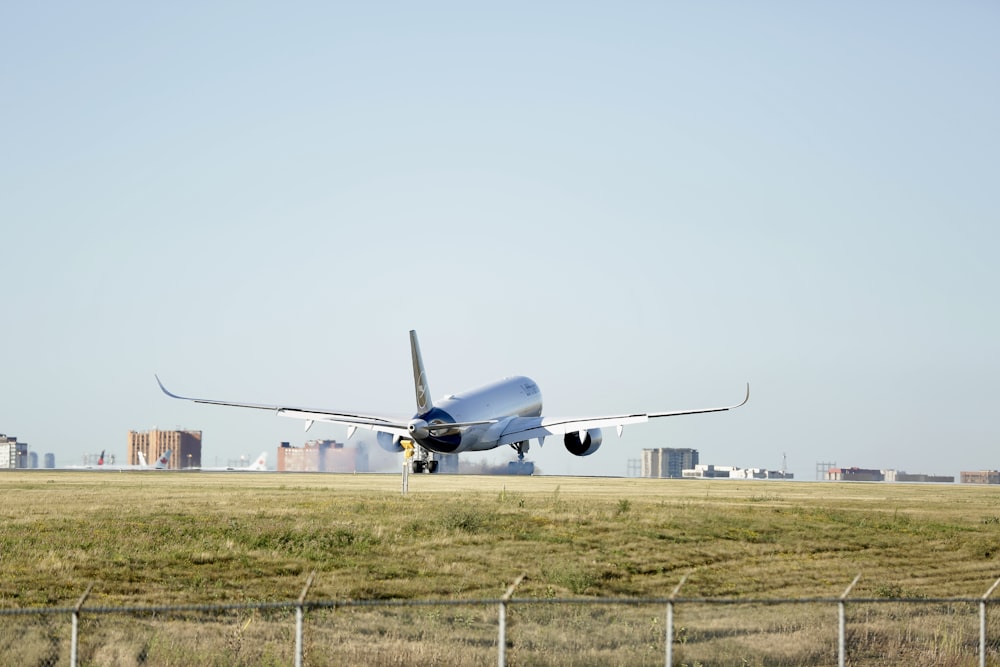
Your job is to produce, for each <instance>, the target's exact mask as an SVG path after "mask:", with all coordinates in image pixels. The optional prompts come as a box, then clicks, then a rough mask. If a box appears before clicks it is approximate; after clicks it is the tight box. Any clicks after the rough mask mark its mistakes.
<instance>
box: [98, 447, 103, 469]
mask: <svg viewBox="0 0 1000 667" xmlns="http://www.w3.org/2000/svg"><path fill="white" fill-rule="evenodd" d="M97 465H99V466H102V465H104V450H103V449H102V450H101V455H100V456H99V457H97Z"/></svg>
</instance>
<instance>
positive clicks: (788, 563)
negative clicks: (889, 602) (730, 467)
mask: <svg viewBox="0 0 1000 667" xmlns="http://www.w3.org/2000/svg"><path fill="white" fill-rule="evenodd" d="M399 490H400V485H399V478H398V477H397V476H376V475H309V474H305V475H288V474H285V475H279V474H254V475H246V474H224V473H219V474H210V473H154V472H140V473H95V472H90V473H88V472H62V471H59V472H51V471H24V472H21V471H16V472H14V471H12V472H9V473H8V472H5V473H3V474H0V517H2V522H0V563H2V566H3V571H4V573H5V576H4V577H3V578H0V607H7V608H10V607H18V608H24V607H35V606H43V605H60V606H65V605H72V604H73V603H74V602H75V601H76V599H77V598H78V596H79V595H80V594H81V593H82V592H83V590H84V589H85V588H86V586H87V584H89V583H91V582H94V583H95V587H94V592H93V593H92V595H91V598H90V600H89V602H88V605H120V604H128V605H149V604H169V603H214V602H240V601H243V602H256V601H286V600H291V599H294V598H296V597H297V595H298V593H299V591H300V589H301V587H302V585H303V583H304V581H305V578H306V575H307V574H308V573H309V572H310V571H312V570H316V571H317V578H316V583H315V584H314V586H313V589H312V591H311V593H310V599H340V600H344V599H374V600H379V599H420V600H426V599H446V600H451V599H476V598H496V597H498V596H499V595H500V594H501V593H502V592H503V591H504V590H505V589H506V587H507V586H508V585H509V583H510V582H511V581H512V580H513V579H514V578H515V577H516V576H517V575H518V574H519V573H520V572H522V571H524V572H527V573H528V579H527V580H526V581H525V583H524V584H522V586H521V587H520V588H519V589H518V592H517V596H518V597H521V598H529V599H534V600H537V601H540V602H541V601H545V600H549V599H552V598H558V597H566V596H571V597H578V596H584V597H587V596H623V597H634V596H665V595H667V594H668V593H669V592H670V591H671V590H672V589H673V587H674V586H675V585H676V584H677V582H678V581H679V580H680V578H681V576H682V575H683V574H685V573H689V578H688V580H687V583H686V584H685V586H684V588H683V589H682V591H681V594H682V596H690V597H694V596H705V597H719V596H735V597H744V598H750V597H753V598H761V597H763V598H783V597H836V596H838V595H839V594H840V593H841V592H842V591H843V589H844V588H845V587H846V585H847V584H848V583H849V582H850V581H851V579H852V578H853V577H854V575H855V574H856V573H857V572H862V573H863V577H862V579H861V581H860V582H859V584H858V586H857V587H856V588H855V591H854V593H853V596H855V597H861V598H863V597H897V596H907V597H914V596H915V597H920V596H923V597H958V596H962V597H966V596H979V595H981V594H982V593H983V592H984V591H985V589H986V588H987V587H988V586H989V585H990V584H991V583H992V582H993V581H994V580H995V579H996V578H997V577H998V576H1000V518H998V517H1000V495H998V494H997V493H996V490H995V489H991V488H989V487H976V486H958V485H948V486H938V485H913V484H817V483H790V482H760V481H747V482H737V481H694V480H677V481H673V480H670V481H668V480H638V479H583V478H549V477H529V478H503V477H459V476H447V475H438V476H429V475H425V476H413V477H411V479H410V494H409V496H408V497H406V498H403V497H401V495H400V492H399ZM540 602H539V603H536V604H531V605H521V606H519V607H518V606H515V607H512V609H511V611H510V620H511V632H510V634H509V639H510V641H511V646H510V649H509V652H508V657H509V659H510V664H542V665H587V664H594V665H597V664H630V665H631V664H662V660H663V634H664V629H663V623H664V618H663V609H662V608H648V607H647V608H644V607H642V606H634V605H616V606H613V607H599V606H593V605H581V606H577V605H572V606H555V605H549V604H541V603H540ZM849 609H851V617H850V628H851V642H852V651H853V653H852V656H853V659H854V661H855V662H854V664H885V665H888V664H901V662H907V661H908V662H910V664H918V663H919V664H940V665H952V664H970V659H971V658H970V657H969V656H975V653H976V649H977V642H978V634H977V630H978V623H977V618H976V616H975V614H976V610H975V609H971V610H969V609H962V610H955V609H949V608H945V607H942V606H940V605H938V606H933V605H925V606H924V607H920V608H913V607H911V608H908V609H903V610H894V611H893V610H890V609H888V608H886V607H885V606H880V607H877V608H869V607H866V606H863V605H861V604H857V605H854V606H853V607H849ZM242 613H243V614H244V615H246V614H248V613H250V612H242ZM281 613H283V614H285V617H283V618H281V619H278V618H276V615H277V613H276V612H274V613H272V614H270V615H269V614H264V613H262V612H257V613H254V614H253V615H251V616H246V617H243V616H239V617H232V618H230V617H222V618H216V619H207V620H206V619H202V621H200V622H199V623H198V624H196V625H195V626H194V627H197V628H198V629H197V630H194V629H192V625H191V623H189V622H187V621H186V620H185V619H174V620H172V621H170V622H166V621H165V620H164V619H162V618H161V619H148V618H147V619H143V618H141V617H139V618H129V619H126V618H124V617H119V616H116V615H110V616H102V617H100V619H94V618H91V619H89V620H88V622H90V623H93V624H94V625H93V626H92V627H91V628H90V634H89V635H88V634H86V630H87V628H85V629H84V633H83V634H82V636H84V638H85V643H84V648H86V651H87V652H86V653H84V654H83V655H84V657H85V658H86V662H87V663H88V664H94V665H103V664H133V663H134V664H139V663H140V662H141V663H144V664H186V662H187V660H188V659H189V658H190V656H191V653H189V651H190V650H193V649H192V647H196V648H197V647H200V648H198V650H199V651H200V652H199V653H197V655H199V656H202V657H201V658H199V661H200V662H203V663H206V664H287V662H289V655H290V651H291V646H292V640H291V638H290V633H291V627H293V625H294V624H293V623H292V622H290V621H289V620H288V618H287V613H286V612H281ZM237 616H238V615H237ZM18 619H21V617H18ZM7 620H9V619H7ZM676 621H677V627H678V644H677V653H678V655H679V657H680V659H681V661H682V662H683V663H684V664H690V665H695V664H784V665H794V664H835V663H836V654H835V641H836V609H835V607H833V606H829V605H828V606H825V607H815V606H805V605H796V606H792V607H788V606H764V607H760V606H757V607H752V608H750V607H748V608H745V609H744V608H741V607H727V608H721V607H706V606H698V605H682V606H681V607H679V608H678V610H677V616H676ZM20 622H21V621H20V620H18V621H17V623H20ZM5 623H7V621H6V620H5ZM25 623H27V625H26V626H25V629H24V631H23V633H21V635H22V636H23V635H28V636H32V637H34V638H35V640H34V641H33V642H32V646H34V647H35V648H34V649H33V651H34V653H32V654H31V655H36V654H38V655H53V654H59V655H61V654H62V653H65V651H64V649H63V645H62V642H63V639H62V638H61V637H62V636H63V635H65V634H67V633H66V632H64V630H63V628H62V626H58V627H55V628H50V627H47V626H45V625H44V623H41V622H39V621H38V619H37V618H32V620H31V621H30V622H28V621H25ZM241 628H245V630H244V629H241ZM991 628H992V631H993V633H994V634H993V636H997V635H996V627H995V623H994V622H993V621H992V620H991ZM10 632H15V633H17V632H20V631H19V630H11V631H10ZM56 635H58V636H56ZM495 635H496V609H495V608H494V607H486V608H482V607H475V606H469V607H465V606H463V607H432V608H419V609H415V610H414V609H410V610H401V609H399V608H390V609H386V608H380V609H376V610H368V609H364V608H362V609H355V608H346V609H344V608H342V609H337V610H335V611H323V610H314V611H313V612H311V613H310V614H309V630H308V633H307V646H306V649H307V655H308V656H309V659H308V660H307V662H308V663H309V664H316V665H322V664H360V663H365V664H384V665H393V664H415V663H421V664H442V665H452V664H454V665H460V664H481V663H483V662H492V661H493V660H495V655H496V645H495V642H496V636H495ZM53 636H54V637H55V638H52V637H53ZM101 637H105V639H102V638H101ZM443 637H446V638H447V640H446V641H444V640H442V638H443ZM181 638H183V641H181ZM17 644H18V643H17V642H16V641H14V640H13V639H11V636H0V653H2V654H3V655H4V656H5V658H7V657H11V656H14V657H22V654H21V653H18V654H16V655H15V653H14V652H15V651H21V650H22V648H14V647H15V645H17ZM206 646H211V647H213V649H212V651H205V650H204V647H206ZM994 650H995V647H994ZM150 656H154V657H155V656H158V657H155V659H154V658H151V657H150ZM204 656H209V657H207V658H206V657H204ZM211 656H215V657H211ZM23 657H24V659H23V660H18V662H20V663H22V664H44V663H43V662H42V661H41V659H40V658H39V659H37V660H35V659H31V658H30V656H27V654H25V655H24V656H23ZM140 658H141V660H140ZM213 660H214V661H215V662H213Z"/></svg>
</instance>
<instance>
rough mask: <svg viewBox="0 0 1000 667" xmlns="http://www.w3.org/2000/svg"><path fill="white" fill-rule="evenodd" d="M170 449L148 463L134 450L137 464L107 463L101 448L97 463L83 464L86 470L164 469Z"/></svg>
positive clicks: (167, 464)
mask: <svg viewBox="0 0 1000 667" xmlns="http://www.w3.org/2000/svg"><path fill="white" fill-rule="evenodd" d="M171 451H172V450H169V449H168V450H167V451H165V452H163V455H162V456H160V458H158V459H157V460H156V463H154V464H153V465H149V463H147V462H146V455H145V454H143V453H142V452H136V453H137V454H138V455H139V464H138V465H134V464H130V463H107V462H106V461H105V460H104V450H101V455H100V456H99V457H98V458H97V465H90V466H83V467H84V468H86V469H88V470H115V471H118V470H166V469H167V468H168V467H169V466H170V453H171ZM69 467H70V468H77V467H80V466H69Z"/></svg>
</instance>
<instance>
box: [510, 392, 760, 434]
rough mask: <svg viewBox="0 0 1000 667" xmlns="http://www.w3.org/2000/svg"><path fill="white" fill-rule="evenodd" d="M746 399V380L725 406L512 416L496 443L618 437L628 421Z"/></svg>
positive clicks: (695, 412) (703, 410)
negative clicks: (597, 434) (611, 433)
mask: <svg viewBox="0 0 1000 667" xmlns="http://www.w3.org/2000/svg"><path fill="white" fill-rule="evenodd" d="M749 400H750V384H749V383H747V394H746V397H745V398H744V399H743V401H742V402H740V403H738V404H736V405H727V406H725V407H720V408H699V409H696V410H674V411H670V412H641V413H634V414H627V415H615V416H609V417H579V418H554V417H515V418H513V419H511V420H510V421H509V422H508V423H507V424H506V425H505V428H504V430H503V434H502V435H501V436H500V440H499V444H500V445H510V444H513V443H515V442H522V441H524V440H534V439H536V438H545V437H546V436H549V435H566V434H567V433H573V432H574V431H587V430H589V429H592V428H611V427H612V426H614V427H616V428H617V429H618V435H619V436H621V434H622V428H623V427H624V426H626V425H628V424H642V423H644V422H647V421H649V420H650V419H656V418H658V417H677V416H680V415H698V414H703V413H706V412H725V411H726V410H733V409H735V408H738V407H741V406H743V405H745V404H746V402H747V401H749Z"/></svg>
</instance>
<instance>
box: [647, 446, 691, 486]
mask: <svg viewBox="0 0 1000 667" xmlns="http://www.w3.org/2000/svg"><path fill="white" fill-rule="evenodd" d="M697 465H698V450H697V449H687V448H674V447H660V448H659V449H644V450H642V468H641V471H640V472H641V475H642V476H643V477H661V478H662V477H666V478H671V479H680V478H681V477H683V476H684V474H683V471H684V469H685V468H694V467H695V466H697Z"/></svg>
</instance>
